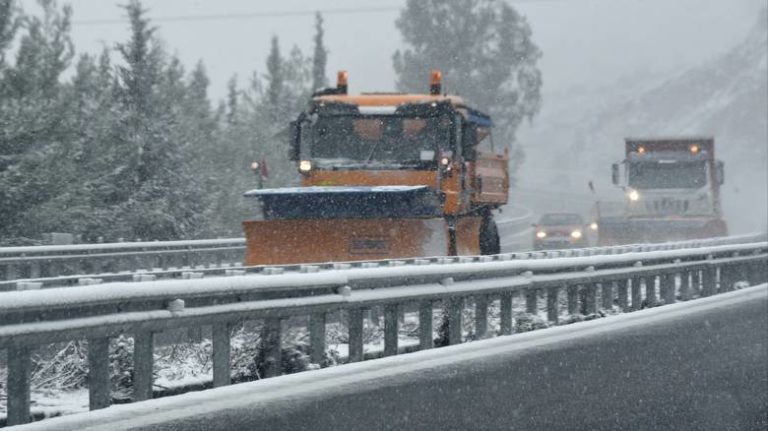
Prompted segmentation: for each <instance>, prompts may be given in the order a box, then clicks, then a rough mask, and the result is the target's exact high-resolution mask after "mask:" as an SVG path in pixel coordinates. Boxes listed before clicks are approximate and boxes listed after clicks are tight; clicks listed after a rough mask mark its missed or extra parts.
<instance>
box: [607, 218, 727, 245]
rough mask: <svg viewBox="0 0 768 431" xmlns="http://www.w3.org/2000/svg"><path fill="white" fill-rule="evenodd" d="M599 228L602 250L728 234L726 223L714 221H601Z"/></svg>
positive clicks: (637, 219) (691, 219)
mask: <svg viewBox="0 0 768 431" xmlns="http://www.w3.org/2000/svg"><path fill="white" fill-rule="evenodd" d="M598 226H599V231H598V244H599V245H603V246H607V245H620V244H639V243H657V242H668V241H684V240H689V239H698V238H712V237H718V236H725V235H727V234H728V232H727V229H726V225H725V222H724V221H723V220H721V219H713V218H685V219H683V218H677V219H674V218H671V219H642V218H633V219H626V218H602V219H600V220H599V221H598Z"/></svg>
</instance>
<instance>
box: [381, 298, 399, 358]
mask: <svg viewBox="0 0 768 431" xmlns="http://www.w3.org/2000/svg"><path fill="white" fill-rule="evenodd" d="M397 308H398V307H397V304H387V305H385V306H384V356H393V355H397V321H398V319H397V317H398V312H397V311H398V310H397Z"/></svg>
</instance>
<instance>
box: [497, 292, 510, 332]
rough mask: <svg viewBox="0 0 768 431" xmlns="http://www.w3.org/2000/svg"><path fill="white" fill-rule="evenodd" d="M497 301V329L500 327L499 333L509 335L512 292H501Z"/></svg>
mask: <svg viewBox="0 0 768 431" xmlns="http://www.w3.org/2000/svg"><path fill="white" fill-rule="evenodd" d="M499 303H500V304H499V305H500V306H501V310H500V311H501V313H500V317H501V322H500V325H499V326H500V328H499V329H501V335H509V334H511V333H512V292H503V293H502V294H501V300H500V301H499Z"/></svg>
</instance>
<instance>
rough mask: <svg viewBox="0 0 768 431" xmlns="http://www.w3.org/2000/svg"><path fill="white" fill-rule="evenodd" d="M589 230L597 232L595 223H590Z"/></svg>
mask: <svg viewBox="0 0 768 431" xmlns="http://www.w3.org/2000/svg"><path fill="white" fill-rule="evenodd" d="M589 228H590V229H592V230H597V222H596V221H593V222H592V223H590V224H589Z"/></svg>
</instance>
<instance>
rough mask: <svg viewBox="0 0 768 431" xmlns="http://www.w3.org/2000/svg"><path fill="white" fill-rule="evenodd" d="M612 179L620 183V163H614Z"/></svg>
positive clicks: (614, 182)
mask: <svg viewBox="0 0 768 431" xmlns="http://www.w3.org/2000/svg"><path fill="white" fill-rule="evenodd" d="M611 181H613V184H619V164H618V163H614V164H612V165H611Z"/></svg>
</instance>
